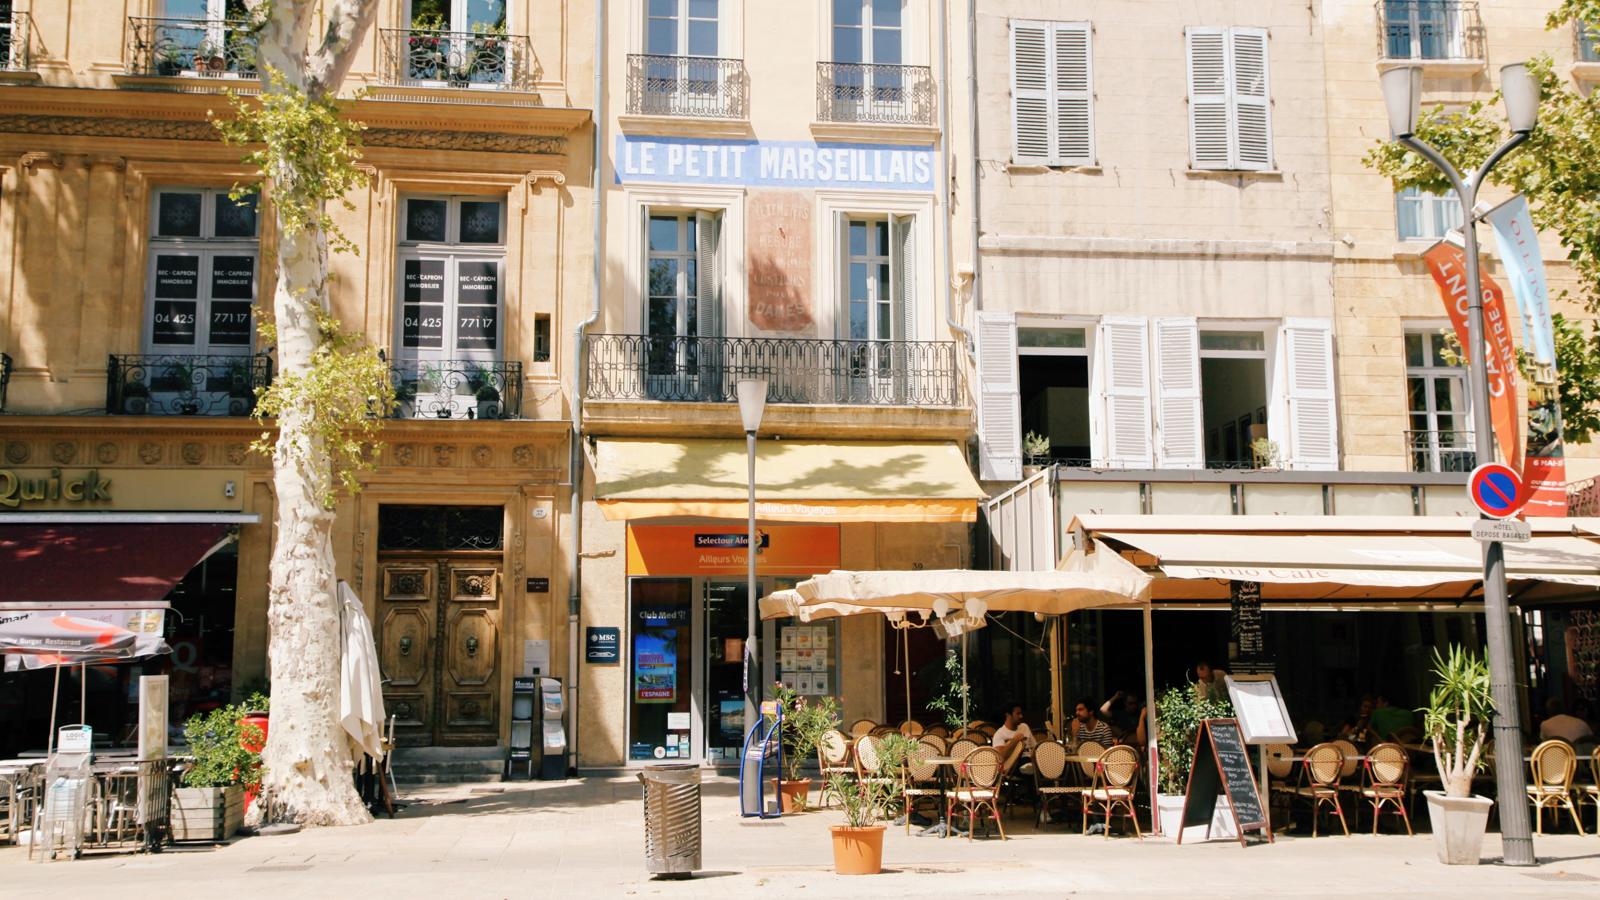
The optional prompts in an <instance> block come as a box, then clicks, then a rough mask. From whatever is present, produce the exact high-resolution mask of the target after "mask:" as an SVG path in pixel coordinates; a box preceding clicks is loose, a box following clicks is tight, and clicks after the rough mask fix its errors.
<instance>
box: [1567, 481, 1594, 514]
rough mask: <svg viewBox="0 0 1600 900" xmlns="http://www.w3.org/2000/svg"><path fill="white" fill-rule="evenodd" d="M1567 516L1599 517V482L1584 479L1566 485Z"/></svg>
mask: <svg viewBox="0 0 1600 900" xmlns="http://www.w3.org/2000/svg"><path fill="white" fill-rule="evenodd" d="M1567 515H1568V516H1570V517H1573V518H1578V517H1580V516H1581V517H1588V516H1600V480H1596V479H1594V478H1585V479H1584V480H1582V481H1573V482H1569V483H1568V484H1567Z"/></svg>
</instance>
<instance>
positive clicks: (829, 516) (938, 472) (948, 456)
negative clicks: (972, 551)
mask: <svg viewBox="0 0 1600 900" xmlns="http://www.w3.org/2000/svg"><path fill="white" fill-rule="evenodd" d="M745 453H746V449H745V443H744V441H737V440H712V439H705V440H699V439H695V440H681V441H663V440H655V439H650V438H606V439H602V440H600V441H598V442H596V445H595V458H594V468H595V497H596V499H597V501H598V503H599V505H600V508H601V511H602V512H603V513H604V514H605V517H606V518H607V519H611V520H622V519H648V518H658V517H664V516H701V517H707V518H718V519H743V518H745V516H746V515H748V502H747V499H746V498H747V496H748V491H749V485H748V482H747V478H748V468H747V467H748V462H747V458H746V455H745ZM985 496H987V495H986V494H985V493H984V491H983V489H982V488H980V487H979V486H978V482H977V481H976V479H974V478H973V477H972V471H971V469H970V468H969V467H968V466H967V460H966V456H965V455H964V454H963V453H962V451H961V448H960V447H958V446H957V445H955V444H953V443H949V442H904V441H899V442H897V441H783V440H762V441H758V442H757V443H756V515H757V516H758V517H759V518H761V519H762V520H764V521H769V522H819V523H820V522H835V523H836V522H974V521H977V510H978V501H979V500H981V499H983V498H984V497H985Z"/></svg>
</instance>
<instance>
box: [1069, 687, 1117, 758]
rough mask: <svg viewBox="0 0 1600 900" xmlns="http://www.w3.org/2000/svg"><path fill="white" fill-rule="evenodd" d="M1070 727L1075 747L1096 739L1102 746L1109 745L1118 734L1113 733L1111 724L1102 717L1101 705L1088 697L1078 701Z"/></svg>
mask: <svg viewBox="0 0 1600 900" xmlns="http://www.w3.org/2000/svg"><path fill="white" fill-rule="evenodd" d="M1070 727H1071V739H1072V746H1074V747H1076V746H1078V745H1079V744H1081V743H1083V742H1084V741H1094V742H1095V743H1096V744H1099V745H1100V746H1102V747H1109V746H1111V744H1112V743H1113V742H1114V741H1115V740H1116V736H1115V735H1114V734H1112V733H1111V725H1110V724H1108V723H1107V722H1106V720H1105V719H1102V718H1100V707H1099V705H1098V704H1096V703H1095V702H1094V701H1093V700H1090V699H1088V698H1087V697H1085V698H1084V699H1082V700H1079V701H1078V705H1077V707H1076V708H1075V709H1074V710H1073V713H1072V724H1071V726H1070Z"/></svg>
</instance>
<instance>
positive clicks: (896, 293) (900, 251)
mask: <svg viewBox="0 0 1600 900" xmlns="http://www.w3.org/2000/svg"><path fill="white" fill-rule="evenodd" d="M916 221H917V220H916V217H915V216H890V217H889V268H890V271H891V274H890V276H889V277H890V278H891V279H893V282H894V284H893V291H892V298H893V301H894V306H893V313H892V317H893V322H892V324H891V326H890V327H891V328H892V329H893V332H894V339H895V340H897V341H914V340H916V327H917V245H916V230H915V225H916Z"/></svg>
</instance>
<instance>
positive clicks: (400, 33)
mask: <svg viewBox="0 0 1600 900" xmlns="http://www.w3.org/2000/svg"><path fill="white" fill-rule="evenodd" d="M378 48H379V50H378V53H379V59H378V73H379V77H380V78H382V79H383V82H384V84H392V85H433V84H442V85H449V86H451V87H458V88H496V89H501V90H508V91H532V90H533V89H534V84H535V83H536V82H537V81H538V68H539V67H538V63H537V62H536V61H535V59H534V55H533V42H532V41H531V40H529V38H528V36H527V35H525V34H494V33H490V32H467V31H433V30H427V29H418V28H380V29H378Z"/></svg>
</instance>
